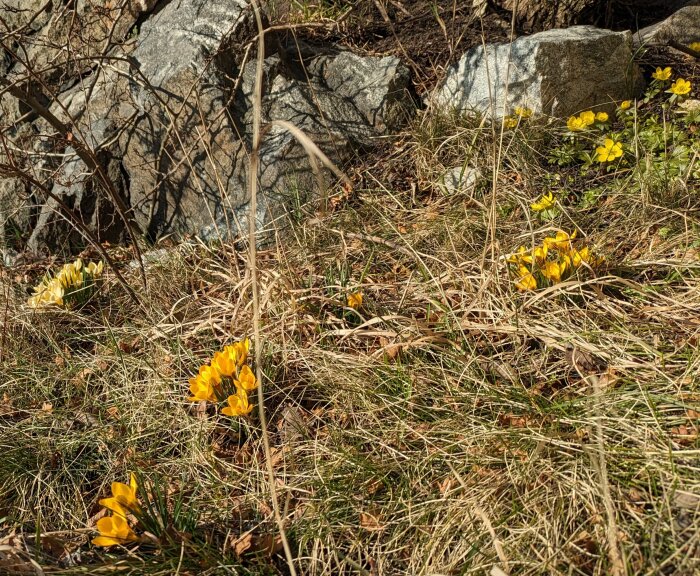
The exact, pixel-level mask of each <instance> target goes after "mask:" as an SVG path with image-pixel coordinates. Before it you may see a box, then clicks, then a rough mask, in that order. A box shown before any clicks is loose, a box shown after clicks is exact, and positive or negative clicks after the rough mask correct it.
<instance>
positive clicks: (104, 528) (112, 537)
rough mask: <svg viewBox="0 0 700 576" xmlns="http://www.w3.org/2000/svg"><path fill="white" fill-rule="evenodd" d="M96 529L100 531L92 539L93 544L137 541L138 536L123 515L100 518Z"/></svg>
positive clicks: (111, 544)
mask: <svg viewBox="0 0 700 576" xmlns="http://www.w3.org/2000/svg"><path fill="white" fill-rule="evenodd" d="M97 529H98V530H99V531H100V535H99V536H98V537H97V538H95V539H93V541H92V543H93V544H94V545H95V546H115V545H119V544H122V545H123V544H127V543H129V542H138V541H139V537H138V536H137V535H136V534H135V533H134V531H133V530H132V529H131V527H130V526H129V523H128V522H127V521H126V518H124V517H123V516H119V515H116V516H105V517H104V518H100V519H99V520H98V521H97Z"/></svg>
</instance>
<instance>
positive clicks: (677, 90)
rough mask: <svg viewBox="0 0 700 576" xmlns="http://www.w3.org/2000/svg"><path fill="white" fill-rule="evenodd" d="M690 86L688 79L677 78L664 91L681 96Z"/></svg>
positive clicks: (688, 90) (687, 91)
mask: <svg viewBox="0 0 700 576" xmlns="http://www.w3.org/2000/svg"><path fill="white" fill-rule="evenodd" d="M691 87H692V86H691V84H690V82H689V81H688V80H685V79H683V78H679V79H678V80H676V81H675V82H674V83H673V84H671V87H670V88H669V89H668V90H666V92H670V93H671V94H677V95H678V96H683V95H685V94H688V93H689V92H690V89H691Z"/></svg>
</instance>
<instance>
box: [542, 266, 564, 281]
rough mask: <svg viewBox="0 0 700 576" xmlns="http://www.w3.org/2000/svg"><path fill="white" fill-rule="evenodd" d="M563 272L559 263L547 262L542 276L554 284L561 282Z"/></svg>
mask: <svg viewBox="0 0 700 576" xmlns="http://www.w3.org/2000/svg"><path fill="white" fill-rule="evenodd" d="M561 273H562V270H561V268H560V267H559V264H558V263H557V262H547V263H546V264H545V265H544V267H543V268H542V275H543V276H544V277H545V278H547V280H550V281H552V282H559V281H560V280H561Z"/></svg>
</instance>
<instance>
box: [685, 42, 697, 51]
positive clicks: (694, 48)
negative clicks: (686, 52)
mask: <svg viewBox="0 0 700 576" xmlns="http://www.w3.org/2000/svg"><path fill="white" fill-rule="evenodd" d="M688 48H690V49H691V50H695V52H700V42H693V43H692V44H688Z"/></svg>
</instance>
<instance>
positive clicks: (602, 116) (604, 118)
mask: <svg viewBox="0 0 700 576" xmlns="http://www.w3.org/2000/svg"><path fill="white" fill-rule="evenodd" d="M595 119H596V120H597V121H598V122H607V121H608V114H607V113H606V112H598V113H597V114H596V115H595Z"/></svg>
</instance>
